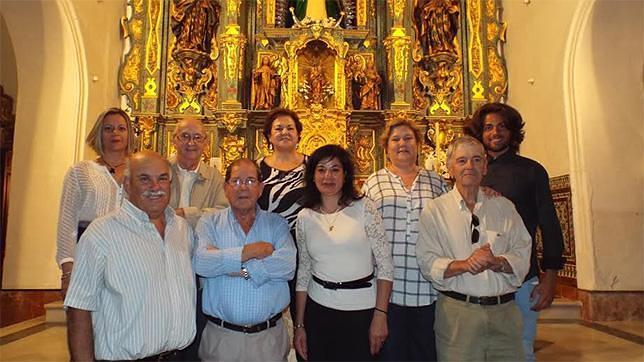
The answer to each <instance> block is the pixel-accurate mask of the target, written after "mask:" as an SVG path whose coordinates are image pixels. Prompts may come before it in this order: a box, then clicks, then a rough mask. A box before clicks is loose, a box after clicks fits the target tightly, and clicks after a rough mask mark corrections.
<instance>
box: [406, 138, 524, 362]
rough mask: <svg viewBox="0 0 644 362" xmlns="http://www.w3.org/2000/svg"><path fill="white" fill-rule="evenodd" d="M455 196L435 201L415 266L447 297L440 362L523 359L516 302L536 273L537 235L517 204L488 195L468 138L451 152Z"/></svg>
mask: <svg viewBox="0 0 644 362" xmlns="http://www.w3.org/2000/svg"><path fill="white" fill-rule="evenodd" d="M447 168H448V169H449V173H450V175H452V177H453V178H454V179H455V185H454V188H453V189H452V191H450V192H448V193H446V194H443V195H442V196H440V197H438V198H435V199H432V200H429V201H427V203H426V204H425V208H424V209H423V211H422V213H421V215H420V220H419V228H418V231H419V235H418V243H417V245H416V258H417V260H418V266H419V267H420V270H421V272H422V273H423V275H424V276H425V277H426V278H427V279H428V280H430V281H431V282H432V283H433V285H434V288H436V289H437V290H438V291H440V293H441V294H440V295H439V297H438V302H437V305H436V322H435V324H434V330H435V333H436V350H437V354H438V360H439V361H519V360H521V359H523V357H524V354H523V346H522V344H521V313H520V312H519V309H518V308H517V306H516V304H515V302H514V295H515V292H516V290H517V288H518V287H520V286H521V283H522V282H523V278H524V277H525V275H526V273H527V272H528V267H529V265H530V234H528V231H527V230H526V228H525V226H524V225H523V222H522V221H521V217H520V216H519V214H518V213H517V212H516V210H515V209H514V206H513V205H512V203H511V202H510V200H508V199H506V198H504V197H491V196H487V195H485V194H484V193H483V192H482V191H481V187H480V185H481V180H482V179H483V176H484V175H485V173H486V171H487V159H486V157H485V150H484V149H483V145H482V144H481V143H480V142H479V141H477V140H476V139H475V138H473V137H470V136H464V137H462V138H459V139H457V140H455V141H454V142H453V143H452V144H450V146H449V148H448V149H447Z"/></svg>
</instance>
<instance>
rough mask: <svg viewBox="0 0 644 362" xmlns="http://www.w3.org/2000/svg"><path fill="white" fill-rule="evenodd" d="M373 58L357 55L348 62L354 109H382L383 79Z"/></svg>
mask: <svg viewBox="0 0 644 362" xmlns="http://www.w3.org/2000/svg"><path fill="white" fill-rule="evenodd" d="M373 58H374V57H373V54H356V55H354V56H352V57H349V59H348V60H347V65H346V68H347V70H346V73H347V80H348V82H347V88H348V89H351V98H350V104H351V105H352V106H353V109H364V110H376V109H380V108H381V104H380V88H381V85H382V78H381V77H380V75H379V74H378V71H377V70H376V66H375V63H374V60H373Z"/></svg>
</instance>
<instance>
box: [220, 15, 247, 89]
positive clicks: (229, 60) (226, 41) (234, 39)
mask: <svg viewBox="0 0 644 362" xmlns="http://www.w3.org/2000/svg"><path fill="white" fill-rule="evenodd" d="M221 43H222V46H223V51H224V54H223V57H224V58H223V60H224V79H225V80H226V81H227V82H228V83H229V85H230V84H232V83H233V82H236V81H237V79H238V78H239V75H240V71H239V63H240V58H241V57H242V56H243V50H242V49H244V48H245V47H246V38H245V37H244V35H243V34H241V33H240V28H239V25H237V24H230V25H227V26H226V32H225V34H224V35H223V36H222V37H221ZM235 93H237V92H236V90H235Z"/></svg>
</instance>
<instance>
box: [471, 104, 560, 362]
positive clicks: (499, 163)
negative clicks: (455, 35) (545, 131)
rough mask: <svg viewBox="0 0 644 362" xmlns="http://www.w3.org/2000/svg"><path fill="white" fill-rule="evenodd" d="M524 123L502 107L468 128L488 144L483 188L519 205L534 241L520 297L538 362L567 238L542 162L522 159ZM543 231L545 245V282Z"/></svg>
mask: <svg viewBox="0 0 644 362" xmlns="http://www.w3.org/2000/svg"><path fill="white" fill-rule="evenodd" d="M523 126H524V122H523V119H522V118H521V114H519V112H518V111H517V110H516V109H514V108H512V107H510V106H508V105H507V104H502V103H488V104H485V105H483V106H481V107H480V108H479V109H478V110H477V111H476V112H475V113H474V115H473V116H472V119H471V120H470V122H469V123H468V124H467V125H466V127H465V133H467V134H470V135H471V136H473V137H474V138H476V139H478V140H479V141H481V142H482V143H483V145H484V146H485V149H486V151H487V155H488V161H489V165H488V173H487V175H486V176H485V178H484V179H483V183H482V185H485V186H489V187H491V188H493V189H494V190H496V191H497V192H500V193H501V195H503V196H505V197H507V198H508V199H510V201H512V203H514V206H515V207H516V209H517V211H518V212H519V215H521V219H523V223H524V224H525V226H526V228H527V229H528V232H529V233H530V236H531V237H532V254H531V257H530V271H529V272H528V275H527V276H526V278H525V281H524V282H523V285H522V286H521V288H520V289H519V291H518V292H517V297H516V301H517V305H518V306H519V309H520V310H521V315H522V316H523V347H524V350H525V357H526V361H534V360H535V356H534V347H533V345H534V339H535V337H536V334H537V319H539V311H540V310H542V309H546V308H548V307H550V305H551V304H552V301H553V299H554V296H555V286H556V283H557V272H558V271H559V270H560V269H562V268H563V265H564V259H563V257H562V254H563V236H562V233H561V226H560V224H559V220H558V219H557V212H556V211H555V207H554V204H553V202H552V195H551V194H550V185H549V182H548V173H547V172H546V170H545V169H544V168H543V166H541V165H540V164H539V163H538V162H536V161H534V160H531V159H529V158H526V157H522V156H519V155H518V154H517V152H518V151H519V146H520V145H521V142H522V141H523V137H524V131H523ZM537 226H538V227H539V229H540V230H541V236H542V238H541V239H542V240H543V259H542V260H541V270H542V271H543V275H542V277H541V280H539V265H538V263H537V242H536V240H535V235H536V233H537Z"/></svg>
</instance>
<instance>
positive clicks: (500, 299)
mask: <svg viewBox="0 0 644 362" xmlns="http://www.w3.org/2000/svg"><path fill="white" fill-rule="evenodd" d="M441 293H443V294H445V295H446V296H448V297H450V298H454V299H457V300H461V301H463V302H468V303H473V304H480V305H497V304H504V303H507V302H509V301H512V300H514V293H508V294H503V295H497V296H494V297H474V296H471V295H465V294H461V293H457V292H452V291H443V292H441Z"/></svg>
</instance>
